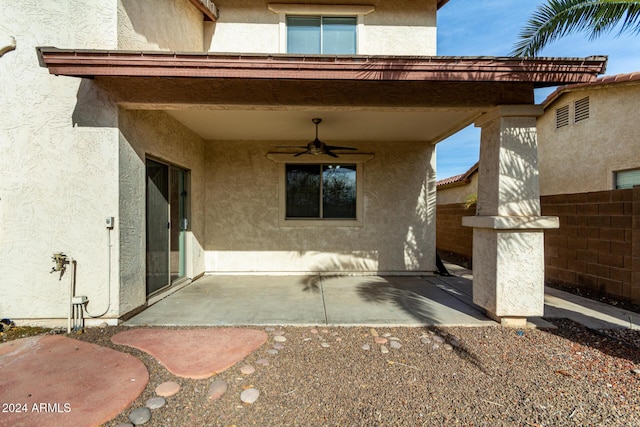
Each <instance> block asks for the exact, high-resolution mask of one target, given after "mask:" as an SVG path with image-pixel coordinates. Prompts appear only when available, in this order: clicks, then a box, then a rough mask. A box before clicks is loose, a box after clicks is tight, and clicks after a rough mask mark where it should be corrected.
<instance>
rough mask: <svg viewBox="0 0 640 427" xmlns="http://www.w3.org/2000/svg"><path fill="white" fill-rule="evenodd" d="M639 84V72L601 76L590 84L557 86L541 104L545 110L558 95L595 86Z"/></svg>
mask: <svg viewBox="0 0 640 427" xmlns="http://www.w3.org/2000/svg"><path fill="white" fill-rule="evenodd" d="M635 82H640V71H634V72H631V73H624V74H614V75H611V76H602V77H599V78H597V79H595V80H593V81H591V82H582V83H572V84H568V85H563V86H558V88H557V89H556V90H554V91H553V92H551V93H550V94H549V96H547V98H546V99H545V100H544V101H543V102H542V105H543V106H544V107H545V108H546V107H547V106H549V105H550V104H551V103H553V101H555V100H556V99H557V98H559V97H560V95H562V94H564V93H567V92H572V91H574V90H580V89H586V88H592V87H596V86H604V85H611V84H622V83H635Z"/></svg>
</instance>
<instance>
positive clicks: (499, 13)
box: [436, 0, 640, 179]
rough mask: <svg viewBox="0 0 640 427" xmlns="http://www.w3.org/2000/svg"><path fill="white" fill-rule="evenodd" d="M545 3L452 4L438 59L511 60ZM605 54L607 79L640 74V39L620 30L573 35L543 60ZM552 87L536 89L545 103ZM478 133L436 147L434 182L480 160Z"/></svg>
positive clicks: (441, 15)
mask: <svg viewBox="0 0 640 427" xmlns="http://www.w3.org/2000/svg"><path fill="white" fill-rule="evenodd" d="M544 3H546V1H543V0H482V1H478V0H449V2H448V3H447V4H446V5H445V6H444V7H443V8H442V9H440V11H439V12H438V55H443V56H449V55H452V56H508V55H509V52H511V50H512V49H513V45H514V44H515V43H516V42H517V41H518V34H519V33H520V29H521V28H522V27H523V26H524V25H525V24H526V22H527V20H528V19H529V17H530V16H531V14H532V13H533V12H534V11H535V10H536V8H537V6H538V5H540V4H544ZM592 55H607V56H608V57H609V60H608V63H607V71H606V73H605V75H613V74H621V73H630V72H634V71H640V35H636V36H634V35H633V34H631V33H626V32H625V33H624V34H622V35H620V36H618V31H616V30H614V31H613V32H612V33H611V34H607V35H604V36H602V37H600V38H598V39H595V40H589V37H588V36H586V35H583V34H575V35H569V36H566V37H565V38H562V39H559V40H557V41H556V42H553V43H552V44H550V45H548V46H547V47H545V48H544V49H543V50H542V52H541V53H540V54H539V56H547V57H586V56H592ZM553 89H554V88H545V89H538V90H536V103H541V102H542V101H544V99H545V98H546V97H547V95H549V94H550V93H551V92H552V91H553ZM479 149H480V130H479V129H477V128H475V127H473V125H472V126H470V127H468V128H466V129H464V130H462V131H460V132H458V133H457V134H455V135H453V136H451V137H449V138H447V139H446V140H444V141H442V142H440V143H439V144H438V145H437V151H436V162H437V164H436V177H437V179H444V178H448V177H451V176H454V175H458V174H461V173H464V172H466V171H467V170H468V169H469V168H470V167H471V166H473V164H474V163H476V162H477V161H478V158H479V154H480V151H479Z"/></svg>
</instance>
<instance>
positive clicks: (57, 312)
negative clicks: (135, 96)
mask: <svg viewBox="0 0 640 427" xmlns="http://www.w3.org/2000/svg"><path fill="white" fill-rule="evenodd" d="M0 10H1V11H2V18H0V36H3V37H5V36H13V37H15V39H16V45H17V47H16V49H15V50H14V51H10V52H7V53H5V54H4V55H3V56H2V57H0V113H1V114H0V316H1V317H9V318H12V319H14V320H17V321H20V319H25V318H30V319H46V318H59V319H64V318H66V316H67V314H68V307H69V305H68V287H69V278H70V274H69V271H67V274H65V275H64V276H63V277H62V280H58V278H59V274H58V273H54V274H49V271H50V270H51V269H52V267H53V265H54V264H53V262H52V260H51V257H52V255H53V253H54V252H60V251H63V252H65V253H67V254H68V255H71V256H73V257H74V258H75V259H76V260H77V263H78V269H77V289H76V293H77V294H78V295H87V296H89V299H90V301H91V308H92V312H93V313H96V312H99V313H102V312H103V311H104V310H106V308H107V307H108V306H109V307H110V308H109V310H108V313H107V315H108V316H112V315H113V314H114V313H115V312H116V311H117V308H118V304H117V302H118V299H117V298H118V296H117V292H116V291H115V290H116V289H117V283H116V282H115V281H112V283H111V289H112V292H111V300H110V301H109V300H108V285H107V283H108V282H107V280H108V269H109V260H108V255H109V247H108V234H107V233H108V232H107V229H106V227H105V224H104V222H105V217H107V216H116V215H117V209H118V185H117V167H118V163H117V146H116V145H115V144H113V142H115V141H116V140H117V129H116V122H117V118H116V107H115V105H114V104H113V103H111V102H110V100H109V98H108V97H107V96H106V95H105V94H104V93H102V92H101V91H100V90H99V89H97V88H96V87H95V86H94V85H93V83H92V82H90V81H83V80H81V79H76V78H68V77H58V76H53V75H50V74H49V72H48V70H47V69H46V68H41V67H40V66H39V65H38V58H37V54H36V50H35V47H36V46H59V47H65V48H79V49H82V48H84V49H92V48H99V49H114V48H116V47H117V40H116V38H117V36H116V0H105V1H100V2H76V1H66V0H59V1H45V2H43V1H35V0H24V1H19V2H17V1H10V0H2V1H0ZM96 195H99V197H96ZM111 243H112V245H114V247H117V245H118V239H117V234H116V233H114V232H112V233H111ZM112 255H113V259H112V264H111V271H112V272H114V274H112V277H117V274H115V272H116V271H117V268H118V264H117V251H114V252H112ZM109 303H110V304H109ZM63 323H66V322H64V321H63Z"/></svg>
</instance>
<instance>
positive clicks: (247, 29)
mask: <svg viewBox="0 0 640 427" xmlns="http://www.w3.org/2000/svg"><path fill="white" fill-rule="evenodd" d="M215 3H216V6H217V7H218V9H219V10H220V17H219V19H218V21H217V22H216V23H215V24H214V29H213V34H212V39H211V42H210V48H209V50H210V51H211V52H245V53H286V52H287V50H286V25H285V16H286V15H287V14H293V15H297V14H313V15H327V14H332V13H333V14H335V13H337V14H339V15H341V14H342V13H341V12H339V11H340V10H341V9H338V8H336V7H334V6H332V5H326V4H325V5H320V6H319V5H318V4H314V5H308V6H305V7H304V8H302V10H299V9H297V8H296V9H291V8H290V9H287V8H286V7H284V10H295V11H294V12H290V13H289V12H282V13H274V12H273V11H271V10H269V4H271V3H268V2H265V1H262V0H240V1H238V0H219V1H216V2H215ZM348 4H349V6H354V5H355V6H356V8H357V7H358V6H369V5H370V6H373V7H374V11H373V12H370V13H367V14H362V15H360V17H359V21H358V28H357V32H358V34H357V37H358V52H357V53H358V54H361V55H424V56H429V55H435V54H436V12H437V7H436V0H428V1H421V0H402V1H395V2H388V1H387V2H384V1H382V0H373V1H350V2H349V3H348ZM279 5H282V3H279ZM338 7H347V6H338ZM347 10H348V9H347ZM336 11H338V12H336ZM344 15H345V16H355V13H352V12H345V13H344Z"/></svg>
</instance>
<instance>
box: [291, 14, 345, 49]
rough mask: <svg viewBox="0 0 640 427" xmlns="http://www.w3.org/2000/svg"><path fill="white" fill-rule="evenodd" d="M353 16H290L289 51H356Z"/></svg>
mask: <svg viewBox="0 0 640 427" xmlns="http://www.w3.org/2000/svg"><path fill="white" fill-rule="evenodd" d="M356 24H357V19H356V18H354V17H338V16H326V17H320V16H287V52H288V53H304V54H334V55H341V54H342V55H349V54H351V55H354V54H355V53H356Z"/></svg>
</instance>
